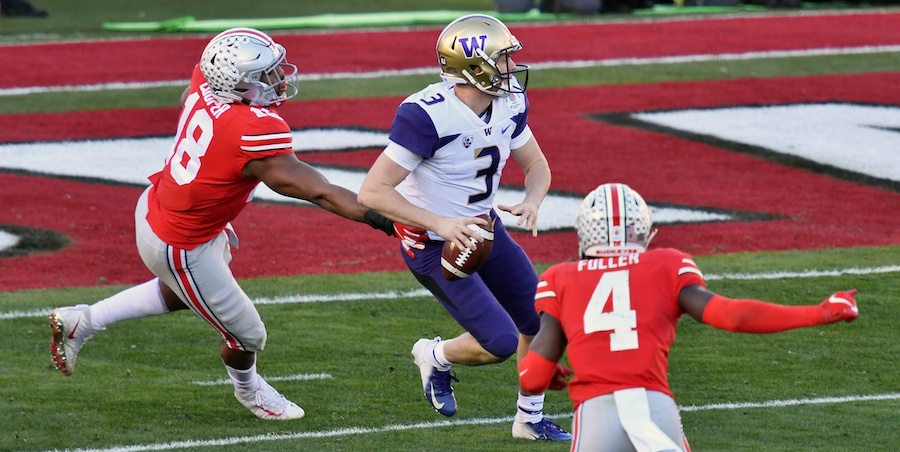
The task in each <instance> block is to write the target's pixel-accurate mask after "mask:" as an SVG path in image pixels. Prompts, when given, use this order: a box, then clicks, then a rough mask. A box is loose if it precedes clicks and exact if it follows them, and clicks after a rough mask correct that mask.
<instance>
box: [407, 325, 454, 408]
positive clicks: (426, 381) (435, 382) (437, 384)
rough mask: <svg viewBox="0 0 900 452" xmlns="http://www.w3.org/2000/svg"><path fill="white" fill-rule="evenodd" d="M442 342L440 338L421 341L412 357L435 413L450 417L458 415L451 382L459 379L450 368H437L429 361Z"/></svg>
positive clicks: (427, 399)
mask: <svg viewBox="0 0 900 452" xmlns="http://www.w3.org/2000/svg"><path fill="white" fill-rule="evenodd" d="M440 341H441V338H440V336H438V337H436V338H434V339H419V340H418V341H416V343H415V345H413V348H412V355H413V357H414V358H415V362H416V365H417V366H419V374H420V375H421V377H422V388H423V389H424V390H425V400H426V401H428V403H429V404H430V405H431V407H432V408H434V410H435V411H437V412H438V413H441V414H443V415H444V416H448V417H449V416H453V415H454V414H456V396H454V395H453V387H452V386H451V383H450V380H453V381H457V382H458V381H459V379H458V378H456V376H455V375H453V374H452V373H451V372H450V366H447V367H446V368H443V369H441V368H437V367H435V366H434V365H432V364H431V362H429V361H428V359H427V357H428V355H429V354H432V353H434V346H435V345H437V343H438V342H440Z"/></svg>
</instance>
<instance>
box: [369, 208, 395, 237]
mask: <svg viewBox="0 0 900 452" xmlns="http://www.w3.org/2000/svg"><path fill="white" fill-rule="evenodd" d="M366 224H368V225H369V226H372V229H378V230H379V231H382V232H384V233H385V234H387V235H388V237H393V236H394V222H393V221H391V220H388V219H387V218H385V217H384V215H382V214H380V213H378V212H376V211H374V210H372V209H369V210H367V211H366Z"/></svg>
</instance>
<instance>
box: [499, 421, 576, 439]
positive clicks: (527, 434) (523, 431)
mask: <svg viewBox="0 0 900 452" xmlns="http://www.w3.org/2000/svg"><path fill="white" fill-rule="evenodd" d="M512 436H513V438H521V439H527V440H531V441H535V440H539V439H542V440H546V441H572V434H571V433H569V432H567V431H565V430H563V429H562V428H561V427H560V426H559V425H557V424H556V423H554V422H553V421H551V420H549V419H547V418H543V419H541V420H540V421H539V422H519V421H515V422H513V426H512Z"/></svg>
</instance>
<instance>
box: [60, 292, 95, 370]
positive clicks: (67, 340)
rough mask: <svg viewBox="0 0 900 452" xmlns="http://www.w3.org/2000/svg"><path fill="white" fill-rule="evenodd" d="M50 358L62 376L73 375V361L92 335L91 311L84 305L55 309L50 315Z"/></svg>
mask: <svg viewBox="0 0 900 452" xmlns="http://www.w3.org/2000/svg"><path fill="white" fill-rule="evenodd" d="M49 317H50V329H51V330H53V334H52V336H51V337H50V358H51V359H52V360H53V365H54V367H56V368H57V369H59V371H60V372H61V373H62V374H63V376H70V375H72V374H73V373H75V361H76V360H77V359H78V352H79V351H80V350H81V347H82V346H83V345H84V343H85V342H87V340H88V339H90V338H91V337H92V336H93V335H94V333H95V332H96V331H95V330H94V327H93V326H92V325H91V310H90V308H89V307H88V305H86V304H80V305H78V306H69V307H65V308H59V309H55V310H54V311H53V312H51V313H50V316H49Z"/></svg>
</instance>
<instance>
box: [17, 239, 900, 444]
mask: <svg viewBox="0 0 900 452" xmlns="http://www.w3.org/2000/svg"><path fill="white" fill-rule="evenodd" d="M898 253H900V247H897V246H894V247H888V248H882V249H872V248H858V249H848V250H828V251H821V252H804V253H801V252H782V253H757V254H752V255H721V256H709V257H702V258H698V263H699V265H700V266H701V267H702V268H703V269H704V272H705V273H706V275H707V276H708V277H709V278H710V279H711V282H710V288H711V289H713V290H715V291H717V292H721V293H726V294H730V295H732V296H735V297H757V298H762V299H771V300H776V301H779V302H782V303H786V304H806V303H817V302H818V301H820V299H823V298H824V297H825V296H827V294H829V293H831V292H832V291H835V290H839V289H844V288H849V287H856V288H858V289H859V290H860V294H859V295H858V298H857V299H858V301H859V303H860V312H861V317H860V319H859V320H857V321H856V322H854V323H851V324H839V325H833V326H829V327H818V328H815V329H807V330H797V331H791V332H786V333H782V334H778V335H768V336H756V335H743V334H731V333H726V332H722V331H717V330H714V329H711V328H709V327H705V326H702V325H699V324H697V323H696V322H694V321H693V320H689V319H688V318H686V317H685V318H683V319H682V324H681V325H680V327H679V338H678V340H677V341H676V343H675V346H674V347H673V350H672V354H671V367H670V375H671V376H670V378H671V383H672V387H673V390H674V391H675V393H676V395H677V400H678V402H679V404H680V405H681V406H683V407H692V408H690V409H689V410H686V411H685V412H684V413H683V420H684V424H685V430H686V433H687V435H688V438H689V440H690V441H691V443H692V446H693V447H694V449H695V450H746V451H755V450H884V451H888V450H895V446H896V445H897V430H896V428H897V427H896V426H897V425H898V421H900V414H898V413H900V399H898V397H900V394H898V387H900V386H898V385H900V377H898V375H897V362H898V358H900V344H898V341H897V325H898V322H900V314H898V313H897V310H896V309H895V306H897V304H898V303H900V296H898V294H897V292H896V290H894V289H895V288H896V287H897V286H898V285H900V273H898V272H897V271H896V269H895V270H894V272H893V273H884V274H869V275H859V276H852V275H843V276H837V277H834V276H829V277H782V278H776V279H762V280H744V281H741V280H735V279H731V278H733V277H729V276H728V275H732V274H734V272H741V273H746V274H751V275H763V274H765V273H770V272H774V271H784V272H802V271H806V270H813V269H816V270H842V269H848V268H862V269H873V268H879V267H885V266H890V265H894V266H896V256H897V254H898ZM541 268H543V266H541ZM770 277H771V276H770ZM716 278H721V279H716ZM244 283H245V287H246V289H247V292H248V293H249V294H250V296H251V297H253V298H254V299H263V298H265V299H269V300H271V299H273V298H276V297H290V296H291V295H296V294H302V295H304V296H307V297H312V296H324V295H336V294H344V293H352V294H356V293H365V294H371V295H372V296H371V297H364V299H362V300H357V301H332V302H305V303H299V304H298V303H296V302H287V303H283V304H261V305H260V306H259V310H260V312H261V313H262V316H263V318H264V320H265V321H266V323H267V325H268V329H269V346H268V348H267V349H266V351H265V352H263V353H262V354H261V355H260V356H261V357H260V361H259V366H260V371H261V373H262V374H263V375H266V376H270V377H271V376H290V375H317V374H328V375H330V376H331V378H325V379H314V380H309V381H302V380H301V381H282V382H276V383H274V384H275V385H276V386H277V387H278V388H279V389H280V390H282V391H283V392H284V393H285V394H287V395H288V396H289V397H291V398H293V399H294V400H295V401H297V402H298V403H300V404H301V406H303V407H304V409H306V411H307V416H306V417H305V418H304V419H303V420H300V421H296V422H290V423H284V424H280V423H271V422H264V421H259V420H257V419H256V418H255V417H253V416H252V415H250V414H249V413H248V412H247V411H246V410H245V409H244V408H243V407H241V406H240V405H239V404H238V403H237V402H236V401H235V400H234V398H233V396H232V394H231V386H230V384H218V385H212V386H199V385H197V384H195V383H194V382H197V381H201V382H213V381H216V380H222V379H225V378H227V376H226V375H225V373H224V372H223V370H222V366H221V363H220V361H219V358H218V354H217V347H216V344H217V342H218V337H217V335H216V334H215V333H214V332H213V331H212V330H211V329H210V328H209V327H208V326H207V325H206V324H204V323H203V322H202V321H200V320H199V318H197V317H196V316H194V315H193V314H190V313H187V312H180V313H175V314H171V315H168V316H164V317H156V318H150V319H142V320H136V321H131V322H126V323H120V324H117V325H114V326H113V327H111V328H109V329H108V330H107V331H105V332H102V333H100V334H99V335H98V336H97V337H95V338H94V339H93V340H92V341H91V342H89V343H88V345H87V346H86V347H85V348H84V350H83V352H82V353H81V355H80V356H79V361H78V363H79V364H78V368H77V372H76V374H75V375H74V376H73V377H71V378H62V377H60V376H58V375H57V373H56V371H55V370H53V369H51V368H50V367H49V358H48V357H47V353H46V344H47V339H48V328H47V327H46V325H45V321H44V316H43V314H44V313H45V312H47V311H48V310H49V308H51V307H53V306H58V305H66V304H74V303H82V302H91V301H93V300H95V299H98V298H101V297H103V296H106V295H109V294H112V293H114V292H115V291H116V290H118V289H120V288H119V287H102V288H72V289H69V290H54V291H46V290H34V291H18V292H12V293H6V294H3V295H4V296H3V298H4V299H5V301H4V302H3V304H2V306H0V312H2V313H3V314H8V313H10V312H16V311H18V312H19V314H18V315H16V316H15V317H16V318H12V319H10V318H4V319H2V320H0V322H2V325H3V331H4V332H5V333H6V335H7V337H8V339H7V344H8V345H7V347H4V348H3V349H2V351H0V362H3V363H4V365H3V366H2V367H0V383H2V384H0V400H2V401H3V404H2V405H0V416H2V419H3V420H4V422H3V428H2V434H0V450H45V449H65V448H70V449H105V448H110V447H116V446H119V447H125V446H130V445H146V447H147V448H146V449H124V448H123V449H116V450H162V449H175V448H177V449H182V448H186V449H196V450H200V449H206V450H209V449H210V448H215V449H216V450H220V449H221V450H345V451H352V450H358V451H364V450H436V444H438V443H439V444H442V445H443V446H445V447H447V448H449V449H451V450H509V451H515V450H560V451H561V450H567V446H565V445H561V444H543V443H542V444H533V443H526V442H520V441H515V440H512V439H511V438H510V437H509V427H510V423H511V416H512V415H513V413H514V405H513V403H514V401H515V391H516V387H515V383H514V382H515V380H514V379H515V368H514V365H513V363H511V362H507V363H504V364H502V365H499V366H488V367H479V368H459V369H458V370H457V372H458V374H459V377H460V380H461V381H460V382H459V383H457V384H456V388H457V397H458V400H459V404H460V407H461V408H460V412H459V413H458V414H457V416H455V417H454V418H452V419H451V420H450V421H449V422H448V421H446V420H445V419H444V418H443V417H442V416H440V415H438V414H436V413H434V412H433V410H432V409H431V408H430V407H428V406H427V405H426V403H425V402H424V400H422V396H421V394H420V391H421V388H420V386H419V384H420V383H419V379H418V374H417V369H416V368H415V366H414V364H413V363H412V359H411V356H410V354H409V349H410V347H411V345H412V343H413V342H414V341H415V340H416V339H417V338H419V337H423V336H433V335H438V334H441V335H445V336H451V335H454V334H457V333H459V332H460V331H459V327H458V326H457V325H456V324H455V323H454V322H453V321H452V319H450V318H449V316H447V315H446V313H445V312H444V311H443V309H442V308H441V307H440V306H439V305H438V304H437V303H436V302H434V300H432V299H430V298H429V297H424V296H411V297H405V296H396V297H392V298H391V299H376V297H375V295H376V294H381V293H385V292H388V291H399V292H403V291H409V290H413V289H416V283H415V281H414V280H413V279H412V278H411V277H410V276H408V275H406V274H403V273H386V274H379V273H376V274H358V275H345V276H327V277H323V276H315V277H312V276H297V277H286V278H263V279H256V280H248V281H245V282H244ZM308 300H309V299H308ZM885 394H893V396H892V397H893V398H892V399H888V400H856V398H858V397H866V396H873V395H875V396H877V395H885ZM827 397H847V398H849V400H848V401H845V402H841V403H825V404H811V403H801V404H799V405H796V406H786V407H747V408H739V407H735V406H731V407H729V408H719V409H713V408H712V407H711V406H710V405H713V404H739V403H760V402H768V401H780V400H801V401H802V400H806V399H811V400H820V399H822V398H827ZM570 408H571V407H570V404H569V401H568V399H567V397H566V395H565V393H559V392H554V393H550V394H548V396H547V405H546V412H547V413H548V414H554V415H560V416H561V417H560V418H559V419H558V420H559V422H560V423H561V424H562V425H564V426H568V425H569V423H570V421H571V418H570V417H569V413H570ZM190 441H193V442H194V443H190Z"/></svg>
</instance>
